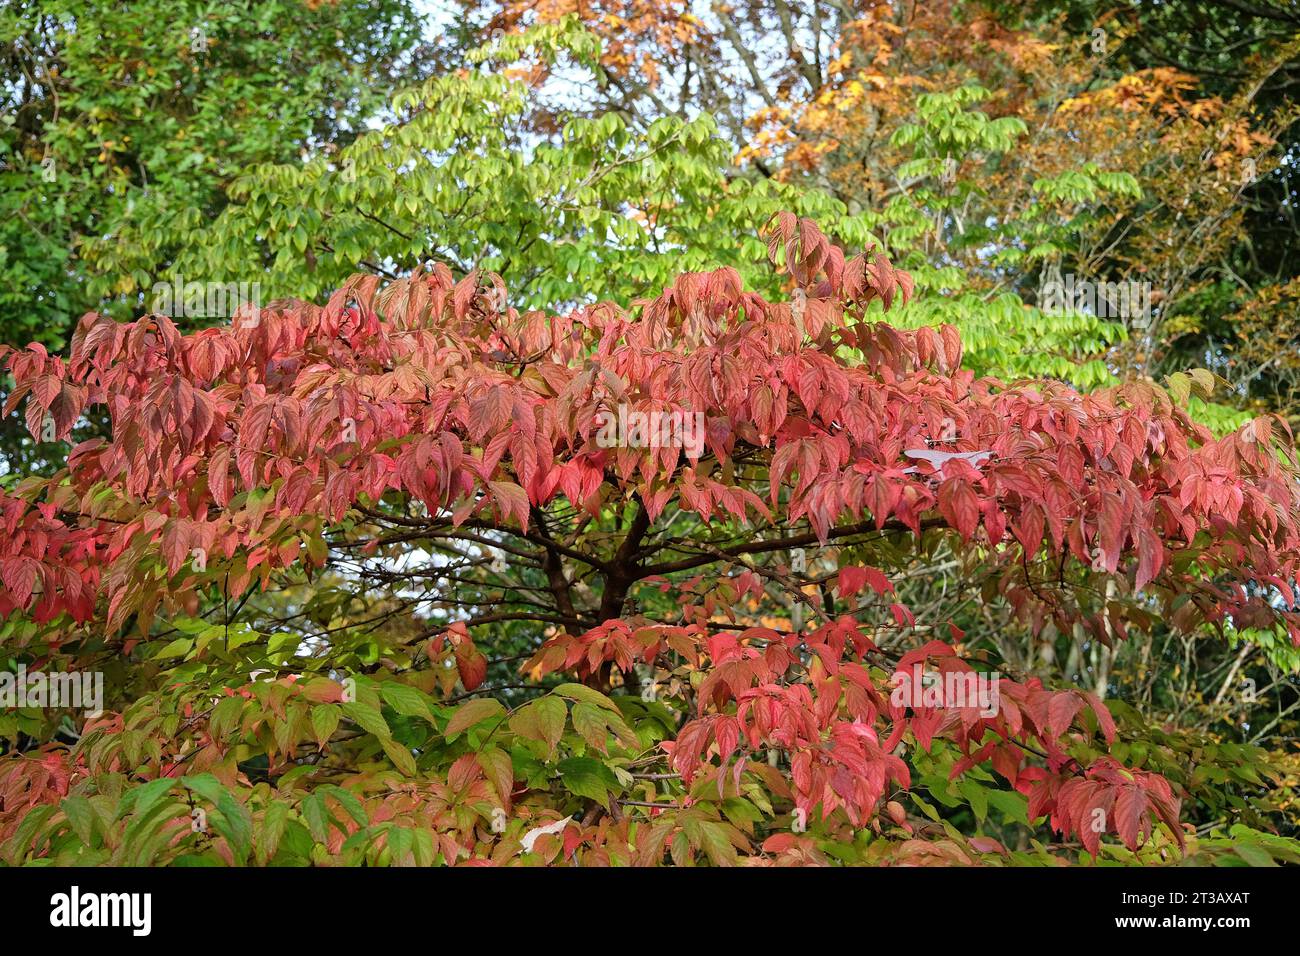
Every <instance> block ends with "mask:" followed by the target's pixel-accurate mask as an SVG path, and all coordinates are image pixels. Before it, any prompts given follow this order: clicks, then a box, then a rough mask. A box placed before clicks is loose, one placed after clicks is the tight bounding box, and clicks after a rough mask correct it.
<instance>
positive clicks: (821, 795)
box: [0, 0, 1300, 866]
mask: <svg viewBox="0 0 1300 956" xmlns="http://www.w3.org/2000/svg"><path fill="white" fill-rule="evenodd" d="M1092 7H1093V5H1090V4H1078V3H1074V2H1070V0H1043V2H1037V0H1035V2H1032V3H1018V4H1003V3H999V2H991V0H933V2H926V3H913V2H910V0H858V2H853V3H842V2H839V0H830V2H827V0H814V2H810V3H806V4H798V5H795V4H790V3H787V2H784V0H753V2H747V3H738V4H731V5H728V4H707V5H701V4H685V3H662V2H659V3H645V2H643V0H609V2H603V3H600V4H594V5H593V4H585V3H575V2H572V0H463V2H462V0H457V2H455V3H452V4H447V5H442V6H437V5H434V6H431V7H428V8H426V7H425V6H422V5H412V4H408V3H406V2H405V0H394V2H384V3H377V4H376V3H362V2H356V0H257V2H253V3H248V4H239V5H234V6H229V5H227V6H220V5H218V6H215V7H214V6H210V5H207V4H202V3H193V4H191V3H188V2H183V3H180V4H164V5H158V4H155V3H152V2H145V3H140V4H132V5H129V8H124V7H123V6H122V5H120V4H99V3H83V2H78V3H59V2H54V3H42V4H38V5H32V4H28V3H22V2H20V3H17V4H11V5H9V6H7V7H5V8H4V9H3V10H0V61H3V62H5V63H6V75H5V82H4V83H3V84H0V96H3V98H4V99H5V102H6V105H7V107H12V109H8V110H7V113H6V115H5V116H4V117H3V118H2V119H3V121H4V123H3V126H0V185H3V190H0V196H2V197H3V198H0V204H3V205H4V208H5V210H6V215H5V216H3V217H0V221H2V222H3V223H4V225H0V275H3V276H4V278H5V279H6V280H7V281H6V283H5V284H4V288H3V290H0V304H3V305H4V308H3V309H0V311H2V312H3V315H0V400H2V403H3V412H4V414H3V425H2V426H0V456H2V460H3V461H4V463H5V464H4V468H3V473H2V474H0V521H2V522H3V531H4V536H3V538H0V861H3V862H4V863H6V864H24V863H26V864H37V865H44V864H50V863H114V864H133V863H134V864H178V865H209V864H236V865H238V864H246V863H248V864H253V863H255V864H278V865H286V864H287V865H302V864H309V863H310V864H322V865H337V864H361V863H369V864H381V865H386V864H394V865H411V864H416V865H430V864H464V863H496V864H517V865H539V864H564V863H574V864H579V865H584V866H585V865H593V864H597V865H599V864H606V863H613V864H626V863H634V864H675V865H697V864H707V865H722V864H732V863H744V864H748V865H773V864H775V865H788V864H807V863H819V864H820V863H844V864H864V863H865V864H881V865H898V864H908V865H910V864H943V865H946V864H980V865H1008V864H1016V865H1027V864H1045V865H1060V864H1084V865H1093V864H1097V863H1103V864H1114V863H1122V864H1179V863H1184V864H1185V863H1193V864H1197V863H1212V864H1216V865H1246V864H1249V865H1268V864H1271V863H1274V862H1300V840H1298V839H1297V838H1298V837H1300V832H1298V831H1297V827H1296V823H1295V819H1296V818H1295V809H1296V806H1297V802H1296V801H1297V789H1300V753H1298V752H1297V748H1296V745H1295V740H1296V732H1297V721H1298V720H1300V626H1297V625H1300V617H1297V616H1296V611H1295V610H1294V607H1293V605H1294V602H1295V598H1296V596H1297V594H1298V593H1300V592H1297V585H1298V584H1300V579H1297V572H1300V566H1298V565H1297V558H1298V557H1300V550H1297V548H1298V545H1300V507H1298V505H1300V501H1298V500H1297V487H1298V486H1297V483H1296V479H1297V459H1296V456H1295V451H1294V446H1293V440H1292V434H1291V429H1292V428H1293V427H1294V426H1295V424H1296V422H1297V421H1300V417H1298V416H1297V409H1296V406H1295V400H1296V396H1297V395H1300V391H1297V389H1296V385H1295V383H1296V381H1297V380H1300V376H1298V374H1297V370H1300V360H1298V359H1296V358H1295V356H1294V355H1293V354H1292V353H1293V352H1295V348H1294V346H1293V344H1291V343H1293V342H1294V341H1295V339H1296V338H1297V333H1296V332H1295V331H1294V330H1295V328H1296V326H1295V322H1294V316H1293V315H1292V313H1293V312H1294V306H1295V303H1296V301H1297V300H1298V299H1300V291H1297V289H1298V287H1297V283H1300V278H1297V269H1296V263H1295V261H1294V256H1292V255H1291V250H1292V249H1293V248H1295V247H1296V245H1295V243H1294V235H1295V232H1296V231H1297V228H1300V227H1297V225H1296V222H1295V219H1294V216H1292V215H1291V213H1290V210H1291V209H1292V208H1294V200H1295V197H1294V195H1293V188H1292V185H1291V178H1290V169H1291V168H1293V167H1294V158H1295V153H1296V143H1295V131H1296V128H1297V127H1296V126H1295V119H1296V113H1295V109H1294V106H1293V104H1292V96H1291V88H1292V87H1293V85H1294V81H1293V79H1292V78H1293V76H1294V75H1296V71H1297V69H1300V67H1298V66H1297V63H1300V59H1297V56H1298V52H1300V48H1298V47H1297V46H1296V44H1295V42H1294V38H1293V35H1294V29H1293V27H1294V24H1295V22H1296V21H1295V14H1294V11H1292V10H1291V9H1290V7H1289V6H1287V5H1285V4H1273V3H1268V2H1266V3H1263V4H1229V5H1224V4H1207V3H1203V2H1201V0H1174V2H1171V3H1162V4H1154V5H1152V4H1133V5H1131V8H1126V9H1123V10H1116V11H1107V12H1106V13H1104V14H1098V13H1097V11H1095V10H1094V9H1092ZM417 10H418V11H420V12H419V13H417ZM426 16H427V17H429V18H432V19H433V20H435V21H436V22H438V26H435V27H434V28H432V29H429V28H428V23H427V22H426V21H425V18H426ZM1189 51H1195V55H1194V56H1189V55H1188V54H1189ZM814 223H815V224H814ZM1062 276H1068V277H1069V281H1070V282H1071V283H1072V285H1071V286H1070V288H1072V289H1073V288H1074V285H1073V283H1074V282H1075V280H1076V279H1077V280H1080V281H1081V282H1083V283H1085V284H1088V283H1091V285H1089V286H1088V287H1089V288H1100V284H1102V283H1109V284H1112V286H1111V287H1112V288H1116V289H1118V288H1123V289H1124V290H1130V289H1131V290H1140V296H1139V297H1138V298H1137V299H1135V300H1133V301H1130V300H1128V299H1123V300H1120V301H1121V303H1127V304H1126V305H1125V306H1124V308H1122V309H1121V310H1120V312H1119V313H1118V314H1117V312H1116V311H1115V309H1114V308H1112V307H1111V306H1113V305H1114V302H1113V301H1105V300H1103V299H1102V298H1098V297H1093V298H1092V299H1091V300H1088V299H1086V298H1085V299H1081V300H1079V301H1078V302H1075V303H1069V302H1066V303H1065V304H1064V305H1063V304H1062V298H1061V296H1060V295H1059V292H1060V290H1061V288H1062V286H1061V284H1060V283H1061V280H1062ZM173 280H174V281H175V282H176V283H177V285H176V287H175V289H174V292H175V295H174V296H172V295H171V292H169V293H168V297H165V298H160V297H159V295H158V294H157V289H158V287H159V286H158V284H159V283H162V284H166V283H169V282H171V281H173ZM193 281H197V282H198V283H199V288H200V289H202V288H204V287H206V288H208V289H209V290H210V289H212V288H213V287H216V288H218V289H219V290H220V289H225V288H231V289H235V288H238V289H239V290H240V291H239V293H238V294H237V295H235V296H234V298H232V299H229V300H228V299H226V298H219V302H220V305H219V307H218V308H217V309H216V310H215V311H214V310H212V309H210V308H209V309H206V310H205V309H204V308H202V307H200V308H198V309H188V308H186V307H185V302H186V297H185V295H184V291H185V290H184V285H185V283H186V282H193ZM231 283H235V284H240V283H243V284H242V285H229V284H231ZM164 288H166V286H165V285H164ZM250 288H251V294H250V295H245V294H244V293H245V292H247V291H249V290H250ZM1125 294H1126V295H1127V294H1128V293H1127V291H1126V292H1125ZM209 295H211V292H209ZM222 295H224V293H222ZM1134 302H1137V303H1139V306H1140V307H1139V308H1137V309H1132V308H1129V307H1128V306H1131V305H1133V303H1134ZM210 303H211V299H209V304H210ZM1104 306H1105V307H1104ZM32 340H35V344H28V343H29V341H32ZM5 343H7V345H6V344H5ZM1202 366H1204V367H1202ZM33 673H41V674H48V675H51V677H50V681H49V684H48V686H47V687H45V688H44V689H43V690H42V693H41V695H40V696H38V697H37V698H36V699H34V700H33V699H31V698H30V697H29V698H28V699H27V700H25V701H19V702H18V704H17V705H16V706H14V705H12V700H11V697H9V696H5V695H6V694H7V693H8V692H9V688H10V687H11V686H12V684H13V681H12V680H11V678H14V677H16V676H22V675H27V676H30V675H31V674H33ZM69 674H87V675H90V674H93V675H98V676H99V677H100V678H101V679H102V686H103V700H102V702H101V703H102V708H98V707H89V706H87V705H85V702H84V701H83V702H80V703H79V704H74V705H71V706H70V705H69V704H68V702H67V700H66V699H63V698H59V699H56V698H55V696H54V689H55V685H56V678H57V677H58V676H63V677H67V676H68V675H69ZM63 689H64V690H67V686H66V685H65V686H64V688H63ZM47 692H48V693H47ZM972 695H974V696H973V697H972Z"/></svg>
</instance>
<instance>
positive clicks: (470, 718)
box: [443, 697, 505, 737]
mask: <svg viewBox="0 0 1300 956" xmlns="http://www.w3.org/2000/svg"><path fill="white" fill-rule="evenodd" d="M503 713H505V707H503V706H502V704H501V701H499V700H497V699H496V698H495V697H476V698H474V699H473V700H467V701H465V703H463V704H461V705H460V706H459V707H457V708H456V712H455V713H454V714H452V715H451V720H449V721H447V729H446V730H445V731H443V733H444V734H445V735H446V736H448V737H455V736H456V735H457V734H459V733H461V732H462V731H465V730H468V729H469V728H470V727H473V726H474V725H475V724H479V723H482V722H483V721H485V720H487V719H489V718H491V717H495V716H497V715H498V714H503Z"/></svg>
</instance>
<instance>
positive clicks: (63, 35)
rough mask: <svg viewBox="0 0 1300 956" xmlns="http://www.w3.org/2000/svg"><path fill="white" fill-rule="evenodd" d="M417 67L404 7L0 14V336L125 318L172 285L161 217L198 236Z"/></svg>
mask: <svg viewBox="0 0 1300 956" xmlns="http://www.w3.org/2000/svg"><path fill="white" fill-rule="evenodd" d="M433 58H434V50H433V48H432V47H430V46H426V45H425V44H424V42H423V41H422V39H421V20H420V17H419V16H418V15H417V14H416V12H415V11H414V9H413V8H412V6H411V5H410V4H409V3H407V2H406V0H380V2H377V3H356V2H351V0H340V2H306V3H305V2H302V0H266V2H257V3H244V4H233V5H232V4H225V5H220V4H219V5H215V6H214V5H212V4H207V3H199V2H191V0H178V2H171V0H168V2H165V3H158V2H144V3H132V4H130V5H129V6H128V7H125V8H124V7H123V5H122V4H118V3H100V2H95V0H85V2H83V0H76V2H62V0H53V2H44V0H42V2H40V3H27V2H17V3H7V4H5V5H4V8H3V9H2V10H0V61H3V64H4V69H3V74H4V81H3V83H0V98H3V104H2V107H0V115H2V117H3V119H2V120H0V316H2V318H0V341H3V342H6V343H9V344H15V345H22V344H26V343H27V342H29V341H39V342H43V343H45V344H46V345H49V346H51V347H54V348H62V347H63V346H65V345H66V344H67V342H68V341H69V339H70V337H71V335H72V332H73V330H74V329H75V327H76V322H77V320H78V319H79V318H80V317H81V316H82V315H83V314H84V313H85V312H87V311H88V310H104V311H107V312H109V313H111V314H114V315H117V316H118V317H121V318H126V317H131V316H135V315H139V314H140V312H141V310H142V308H143V307H144V305H145V303H144V301H143V293H144V292H147V291H148V290H150V289H151V288H152V286H153V284H154V283H155V282H158V281H167V280H169V279H170V278H172V277H173V276H174V275H175V272H176V268H177V263H176V262H175V254H176V251H177V249H176V246H175V244H173V243H171V242H168V241H167V239H166V237H167V236H168V235H169V234H171V232H172V229H173V228H174V227H175V225H176V224H179V223H184V224H185V228H186V230H187V231H189V232H192V233H201V231H202V229H203V228H204V227H205V225H206V224H207V223H208V222H210V220H211V219H212V218H213V217H214V216H216V215H217V214H219V213H220V211H221V209H222V208H223V207H224V206H225V205H226V204H227V202H228V201H229V195H228V193H227V189H228V187H229V186H230V185H231V184H232V183H233V182H234V181H235V179H236V178H237V177H238V176H239V175H240V174H241V173H242V172H243V171H244V170H245V169H246V168H247V166H249V165H250V164H256V163H262V162H272V161H288V160H290V159H294V158H297V157H298V156H299V155H300V154H302V153H303V152H304V151H308V150H311V149H314V148H315V147H316V146H317V145H318V144H320V143H322V142H326V143H331V144H333V145H334V146H335V147H337V146H341V145H345V144H347V143H348V142H351V140H352V139H353V138H354V137H355V136H357V135H358V134H359V133H360V132H361V131H362V130H363V129H364V128H365V123H366V120H367V119H368V118H370V117H372V116H374V115H375V114H376V113H377V112H379V111H381V110H382V109H383V107H384V105H385V103H386V101H387V98H388V91H389V90H391V89H393V88H394V87H395V86H396V85H400V84H403V83H408V82H412V81H414V80H415V79H418V78H420V77H422V76H425V75H427V73H428V71H429V70H430V69H431V68H432V64H433ZM125 241H130V242H133V243H138V246H137V249H136V253H137V254H136V255H135V256H134V257H133V258H132V260H131V262H130V263H129V264H124V263H122V262H120V261H119V259H118V258H117V257H116V256H115V255H114V254H113V251H114V250H115V249H116V248H117V247H119V246H120V245H121V243H123V242H125ZM146 252H147V254H144V253H146ZM247 265H248V264H245V263H240V264H238V265H236V264H235V263H233V262H230V261H225V262H219V263H215V264H213V267H212V268H213V271H209V272H205V273H203V274H201V275H190V276H188V278H189V279H191V280H199V281H205V282H228V281H237V280H239V279H247V278H249V277H248V276H247V275H246V274H243V273H242V272H240V270H243V269H244V268H246V266H247ZM237 272H239V273H240V274H236V273H237ZM252 278H253V279H256V278H258V277H257V276H256V275H254V276H252ZM6 435H7V436H8V438H7V441H6V443H5V448H4V451H5V455H6V457H8V458H10V459H13V457H14V456H15V455H17V454H19V449H18V447H17V445H16V441H15V439H16V436H15V434H14V431H13V429H12V428H7V429H6Z"/></svg>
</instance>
